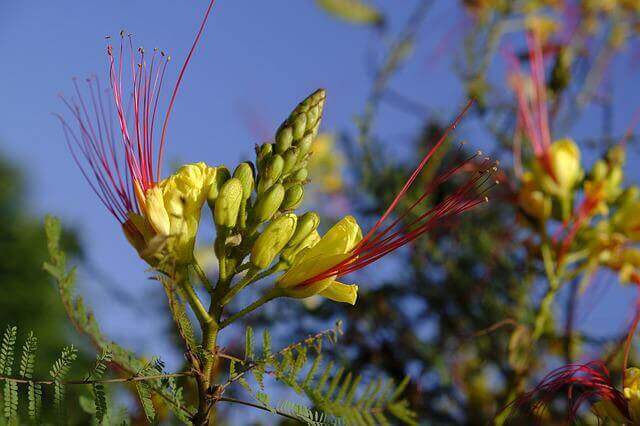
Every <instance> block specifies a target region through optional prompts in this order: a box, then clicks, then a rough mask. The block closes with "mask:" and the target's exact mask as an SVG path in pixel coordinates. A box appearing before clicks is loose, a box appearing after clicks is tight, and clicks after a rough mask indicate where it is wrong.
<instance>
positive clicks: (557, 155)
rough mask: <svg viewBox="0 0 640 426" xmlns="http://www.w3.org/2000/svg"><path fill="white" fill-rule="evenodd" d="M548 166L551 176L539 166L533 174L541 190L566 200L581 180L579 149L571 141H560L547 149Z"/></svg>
mask: <svg viewBox="0 0 640 426" xmlns="http://www.w3.org/2000/svg"><path fill="white" fill-rule="evenodd" d="M549 162H550V164H549V166H550V168H551V172H552V173H553V176H549V174H548V173H547V172H546V171H545V170H544V169H543V168H542V167H540V166H539V165H538V166H537V167H536V169H535V172H536V175H537V177H538V182H539V184H540V186H541V188H542V189H544V190H545V192H547V193H548V194H551V195H555V196H557V197H559V198H567V197H568V196H569V195H571V193H572V190H573V188H574V187H575V186H576V184H577V183H578V181H579V180H580V179H581V178H582V175H583V172H582V167H581V165H580V148H578V145H576V143H575V142H574V141H572V140H571V139H560V140H558V141H555V142H554V143H553V144H551V147H550V148H549Z"/></svg>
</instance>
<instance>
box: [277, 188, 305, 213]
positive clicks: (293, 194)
mask: <svg viewBox="0 0 640 426" xmlns="http://www.w3.org/2000/svg"><path fill="white" fill-rule="evenodd" d="M303 198H304V189H303V188H302V185H300V184H299V183H296V184H295V185H293V186H291V187H290V188H289V189H287V191H286V192H285V194H284V200H283V201H282V205H281V206H280V207H281V209H282V210H293V209H295V208H296V207H298V206H299V205H300V204H301V203H302V199H303Z"/></svg>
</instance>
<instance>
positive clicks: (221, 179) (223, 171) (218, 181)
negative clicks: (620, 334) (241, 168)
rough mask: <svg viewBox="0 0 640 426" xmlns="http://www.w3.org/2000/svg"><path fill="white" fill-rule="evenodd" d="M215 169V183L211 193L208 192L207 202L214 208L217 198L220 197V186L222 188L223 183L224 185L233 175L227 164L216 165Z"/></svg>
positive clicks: (210, 190)
mask: <svg viewBox="0 0 640 426" xmlns="http://www.w3.org/2000/svg"><path fill="white" fill-rule="evenodd" d="M215 170H216V174H215V177H214V180H213V183H212V184H211V187H210V188H209V193H208V194H207V204H209V207H210V208H211V209H212V210H213V209H214V206H215V203H216V198H218V194H219V193H220V188H222V185H224V183H225V182H226V181H228V180H229V178H230V177H231V174H230V173H229V169H227V168H226V167H225V166H219V167H216V168H215Z"/></svg>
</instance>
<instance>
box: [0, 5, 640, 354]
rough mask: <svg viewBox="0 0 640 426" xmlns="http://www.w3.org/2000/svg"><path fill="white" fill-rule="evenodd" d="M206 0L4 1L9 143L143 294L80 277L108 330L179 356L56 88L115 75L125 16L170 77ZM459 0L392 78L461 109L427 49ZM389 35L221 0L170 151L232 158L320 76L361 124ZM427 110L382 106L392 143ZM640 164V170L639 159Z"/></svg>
mask: <svg viewBox="0 0 640 426" xmlns="http://www.w3.org/2000/svg"><path fill="white" fill-rule="evenodd" d="M206 3H207V2H206V1H204V0H200V1H189V2H186V1H176V0H154V1H151V0H147V1H142V0H135V1H122V0H120V1H109V2H87V1H77V0H76V1H71V0H57V1H56V2H36V1H17V0H14V1H4V2H2V4H0V53H1V56H0V58H1V60H2V68H0V76H1V78H0V93H1V99H2V102H0V117H2V121H1V122H0V123H1V125H0V150H1V151H2V153H3V154H8V155H9V156H10V158H12V159H13V160H14V161H16V162H17V163H19V164H21V165H22V168H23V170H25V171H26V173H27V177H28V182H29V187H30V194H29V201H30V205H31V206H32V208H33V210H34V212H35V214H37V215H43V214H44V213H47V212H50V213H53V214H56V215H59V216H61V217H62V218H63V219H64V220H65V221H66V222H67V223H68V224H70V225H72V226H74V227H76V228H77V229H78V230H79V231H80V233H81V236H82V240H83V242H84V244H85V246H86V248H87V252H88V255H89V258H90V259H91V261H92V263H93V264H95V265H96V266H97V267H99V268H100V269H103V270H106V271H108V274H109V276H110V277H112V279H113V282H114V283H116V284H115V285H116V286H117V287H118V288H119V290H120V291H122V292H124V293H125V294H126V295H127V297H129V298H130V299H131V304H125V305H122V304H121V303H120V302H118V301H117V300H116V299H114V297H113V295H112V294H111V292H110V291H107V290H105V288H104V287H103V286H102V285H100V284H99V283H97V282H95V281H93V280H91V279H90V277H86V278H87V279H86V280H84V281H83V283H82V286H81V290H82V291H83V293H85V294H86V295H87V297H88V300H89V303H90V304H91V305H92V306H93V307H94V308H95V310H96V314H97V316H98V318H99V320H100V321H101V323H103V325H104V327H105V329H106V331H107V332H108V334H109V335H110V336H112V337H113V338H114V339H116V340H121V341H123V342H125V343H126V344H128V345H129V346H130V347H132V348H134V349H136V350H138V351H141V352H143V353H147V354H151V353H155V354H160V355H163V356H164V357H165V358H169V359H171V357H172V355H175V354H171V353H169V352H168V345H167V344H166V342H165V341H163V339H158V338H154V336H155V337H157V336H158V335H159V333H162V332H163V330H164V329H165V328H166V326H167V323H166V322H163V321H159V318H158V317H157V316H156V315H153V313H152V309H150V308H149V304H150V303H151V302H150V300H154V302H153V303H156V302H158V301H161V300H162V299H161V297H162V294H161V291H160V290H159V289H158V288H157V283H155V282H154V281H150V280H148V279H147V275H146V274H145V268H144V265H143V262H142V261H140V260H139V259H138V258H137V257H136V256H135V254H134V252H133V250H132V249H131V247H130V246H129V245H128V243H127V242H126V240H125V238H124V237H123V235H122V233H121V231H120V228H119V226H118V224H117V223H116V221H115V220H114V219H113V218H112V217H111V216H110V215H109V214H108V213H107V212H106V211H105V209H104V208H103V207H102V205H101V204H99V202H98V201H97V198H96V197H95V196H94V195H93V193H92V192H91V190H90V189H89V187H88V186H87V184H86V183H85V182H84V181H83V179H82V177H81V175H80V173H79V172H78V170H77V168H76V166H75V164H74V163H73V161H72V159H71V157H70V155H69V154H68V152H67V150H66V148H65V145H64V138H63V135H62V132H61V129H60V126H59V124H58V122H57V121H56V120H55V118H54V117H53V116H52V114H51V113H52V112H55V111H61V110H62V105H61V103H60V102H59V100H58V99H57V97H56V96H57V94H58V93H60V92H66V93H69V92H70V91H71V77H73V76H78V77H84V76H88V75H91V74H94V73H95V74H98V75H99V76H100V75H101V76H103V77H105V76H106V55H105V40H104V37H105V36H106V35H117V34H118V32H119V31H120V30H121V29H126V30H127V31H129V32H131V33H133V34H134V35H135V37H136V38H135V40H136V43H137V44H139V45H143V46H145V47H147V48H153V47H160V48H162V49H163V50H165V51H167V52H169V53H170V54H171V55H172V57H173V62H172V67H173V68H172V69H170V71H171V72H172V73H170V74H169V81H171V79H172V78H175V73H176V71H177V69H178V68H179V66H180V64H181V63H182V59H183V58H184V55H186V53H187V50H188V48H189V46H190V44H191V41H192V39H193V36H194V34H195V31H196V29H197V25H198V23H199V21H200V18H201V14H202V12H203V11H204V8H205V6H206ZM380 3H383V2H380ZM386 4H387V5H388V4H389V3H386ZM397 4H402V7H394V8H393V10H392V11H391V14H390V16H391V21H390V25H391V26H392V27H394V26H397V25H398V24H400V23H402V22H403V21H404V20H405V19H406V17H407V14H408V12H409V11H410V10H411V7H412V6H413V4H415V1H409V0H401V1H397V3H396V2H394V5H397ZM440 4H441V5H442V4H443V3H440ZM389 9H390V8H389ZM449 12H450V10H449V9H447V8H446V7H441V6H440V7H437V8H436V10H435V11H434V12H433V13H432V14H431V15H430V16H429V18H428V19H427V25H426V26H425V27H424V28H423V30H422V32H421V33H420V37H419V40H420V43H419V44H418V45H417V46H416V53H415V55H416V56H415V58H414V60H413V61H412V62H411V64H410V66H408V67H406V68H405V69H403V71H402V72H401V73H400V74H399V75H398V77H397V78H396V80H395V82H394V88H396V89H397V90H399V91H403V92H405V93H408V94H410V95H411V96H412V97H413V98H414V99H416V100H419V101H420V102H421V103H424V104H425V105H427V106H428V107H429V108H433V109H434V110H435V111H443V112H449V113H450V112H452V111H454V110H456V109H457V108H459V106H460V105H461V104H462V103H463V99H462V96H461V95H462V92H461V89H460V85H459V84H458V83H457V79H456V77H455V74H454V72H453V71H452V70H451V68H450V64H448V63H447V62H444V63H441V64H431V63H429V58H430V55H431V53H430V52H432V51H433V47H434V45H436V44H437V42H438V41H439V38H440V36H441V35H442V34H444V33H445V32H446V31H447V30H449V29H450V28H451V26H452V25H454V24H455V23H456V22H457V18H456V17H455V16H450V13H449ZM381 42H382V43H384V40H382V41H381V40H380V39H379V37H378V36H377V35H376V34H375V33H374V32H373V31H370V30H367V29H363V28H359V27H355V26H350V25H346V24H343V23H341V22H338V21H336V20H334V19H332V18H330V17H328V16H326V15H324V14H323V13H321V12H320V11H319V10H318V9H317V8H316V7H315V5H314V3H313V1H311V0H299V1H291V0H271V1H268V2H267V1H248V0H235V1H224V0H220V1H219V4H217V5H216V6H215V8H214V12H213V14H212V16H211V19H210V21H209V25H208V28H207V29H206V32H205V34H204V37H203V39H202V41H201V44H200V46H199V48H198V50H197V51H196V54H195V56H194V58H193V60H192V62H191V64H190V67H189V69H188V71H187V75H186V77H185V81H184V84H183V86H182V88H181V93H180V94H179V98H178V101H177V103H176V106H175V110H174V114H173V117H172V121H171V124H170V129H169V135H168V148H167V153H166V157H165V160H166V161H165V163H166V164H169V163H171V162H174V161H175V162H181V163H184V162H193V161H206V162H207V163H210V164H212V165H217V164H223V163H226V164H227V165H234V164H235V163H236V162H237V161H238V160H241V159H245V158H247V157H249V156H250V154H251V151H252V148H253V144H254V143H256V142H261V141H260V140H259V139H257V137H258V133H259V132H256V131H255V130H253V129H251V126H250V125H249V121H253V120H249V119H248V116H256V117H259V121H260V122H261V123H262V124H261V125H260V127H264V128H265V129H266V130H267V131H268V132H273V131H274V130H275V128H276V126H277V124H279V122H280V121H281V120H282V119H283V118H284V117H286V115H287V114H288V112H289V111H290V110H291V108H292V107H293V106H295V104H296V103H297V102H298V101H299V100H301V99H303V98H304V97H305V96H306V95H307V94H309V93H311V92H312V91H313V90H315V89H316V88H318V87H324V88H326V89H327V91H328V101H327V105H326V115H325V120H324V121H323V126H324V129H325V130H344V129H346V130H350V131H353V129H354V126H353V117H354V115H355V114H356V113H359V112H360V110H361V108H362V105H363V101H364V99H365V98H366V96H367V93H368V90H369V85H370V78H371V66H370V57H369V55H370V54H371V52H372V50H373V49H374V48H377V47H379V46H380V43H381ZM613 73H614V74H613V81H614V82H615V92H614V95H615V96H616V102H617V103H618V104H619V106H620V108H619V110H618V114H617V115H616V116H615V117H614V125H615V128H616V129H619V130H621V129H623V128H624V126H625V125H626V123H628V122H629V117H630V116H631V111H632V110H633V109H634V108H635V107H637V106H638V102H637V100H636V99H637V97H636V96H635V93H636V91H637V77H636V78H635V79H634V80H631V79H630V77H629V76H630V75H631V67H630V65H629V62H628V61H625V60H621V61H618V62H616V64H615V66H614V68H613ZM595 117H597V115H595V112H594V113H591V114H589V115H588V116H587V117H586V118H585V119H584V120H583V121H581V123H580V126H579V127H577V128H576V129H574V133H572V134H573V135H574V136H576V137H578V138H579V137H584V136H587V135H589V134H592V133H594V132H599V128H597V127H595V126H594V124H593V123H594V122H595V121H596V120H594V118H595ZM419 123H420V122H419V120H418V119H417V118H416V117H412V116H410V115H406V114H401V113H398V112H397V111H393V110H392V109H390V108H383V109H382V110H381V111H380V120H379V122H378V129H377V130H378V134H379V135H382V136H383V137H384V140H385V141H386V142H388V143H389V147H390V150H391V147H392V146H393V149H392V153H393V152H403V151H404V150H405V149H406V147H408V146H409V145H408V142H407V141H408V140H410V139H409V138H408V137H409V136H411V135H413V134H416V133H417V132H418V130H419V128H418V125H419ZM462 132H463V133H460V135H464V137H465V139H466V140H467V141H468V142H469V143H471V144H474V146H475V145H478V146H483V145H486V143H487V141H486V140H483V137H484V136H478V137H475V135H474V134H473V133H470V132H466V133H464V129H463V130H462ZM398 142H402V143H404V144H405V145H398ZM166 169H167V167H165V170H166ZM634 169H635V168H634ZM632 177H633V179H635V180H636V181H637V177H638V175H637V170H635V173H634V174H633V175H632ZM204 214H206V213H204ZM205 237H207V235H205ZM209 237H210V235H209ZM630 297H631V293H630V292H629V290H619V289H617V288H615V289H612V290H610V291H608V292H607V293H606V297H605V300H604V301H603V302H602V303H600V304H599V305H598V309H596V310H594V311H593V312H592V313H591V314H590V315H589V322H588V323H586V324H592V325H594V326H596V327H602V329H603V330H613V329H615V327H616V326H619V325H620V324H622V322H621V321H623V320H624V319H625V317H624V316H621V315H620V314H619V312H620V310H621V309H620V308H619V306H620V305H621V304H625V305H626V304H627V303H628V301H629V299H630ZM613 312H617V313H616V314H614V313H613ZM602 324H606V326H605V325H602Z"/></svg>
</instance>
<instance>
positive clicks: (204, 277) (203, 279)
mask: <svg viewBox="0 0 640 426" xmlns="http://www.w3.org/2000/svg"><path fill="white" fill-rule="evenodd" d="M191 266H192V267H193V270H194V271H195V272H196V275H198V278H199V279H200V281H201V282H202V284H203V285H204V288H206V289H207V292H208V293H209V294H211V293H213V285H211V281H209V278H207V274H206V273H205V272H204V270H203V269H202V267H201V266H200V264H198V262H196V261H194V262H193V264H192V265H191Z"/></svg>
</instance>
